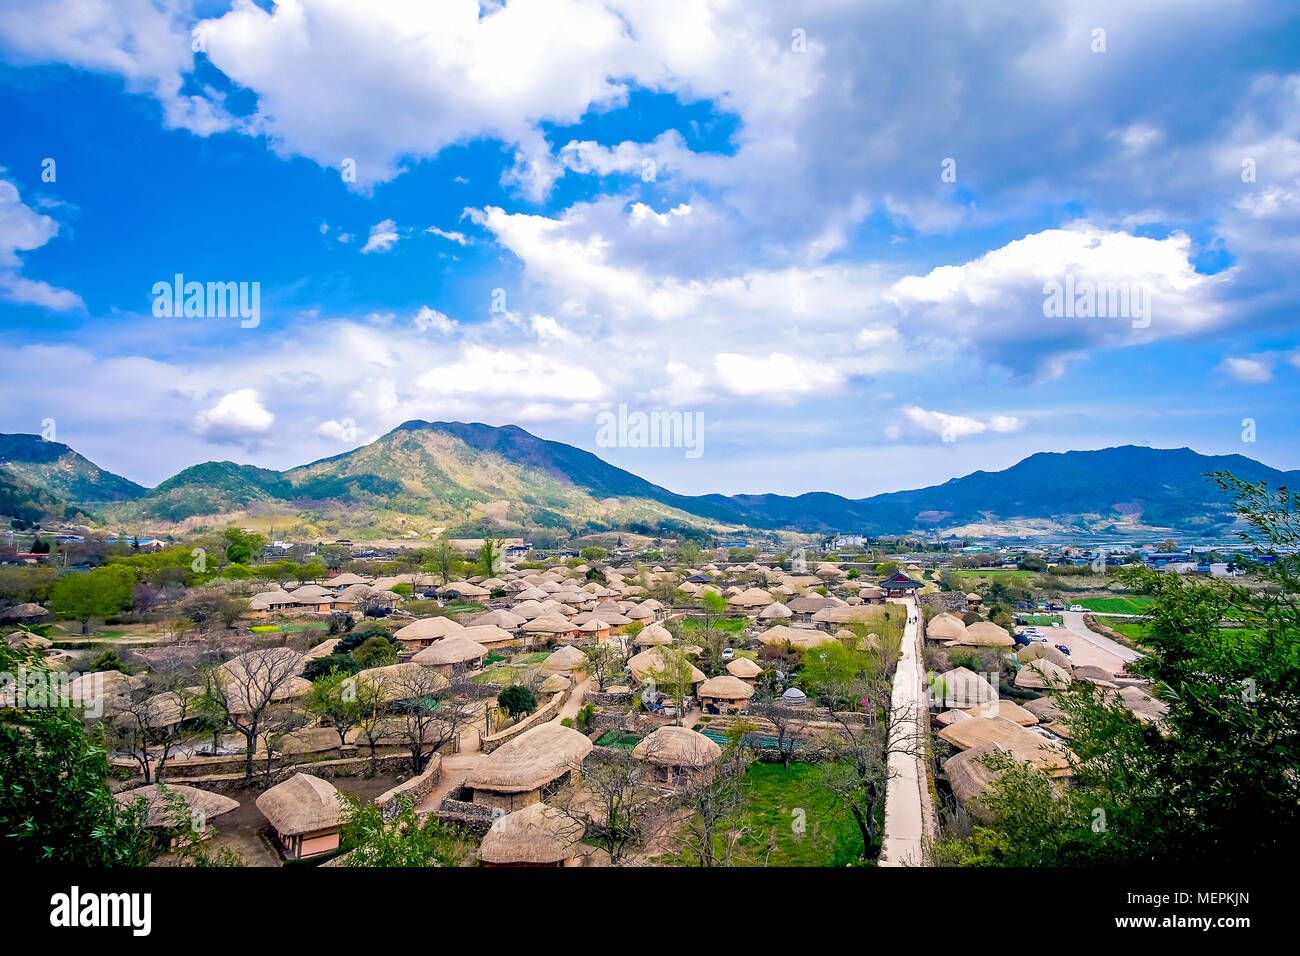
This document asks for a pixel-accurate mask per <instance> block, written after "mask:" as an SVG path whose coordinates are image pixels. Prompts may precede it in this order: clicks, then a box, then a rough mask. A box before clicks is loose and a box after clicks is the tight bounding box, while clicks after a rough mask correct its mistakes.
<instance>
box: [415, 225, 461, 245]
mask: <svg viewBox="0 0 1300 956" xmlns="http://www.w3.org/2000/svg"><path fill="white" fill-rule="evenodd" d="M424 231H425V232H429V233H433V235H435V236H441V237H442V238H444V239H449V240H451V241H452V242H454V243H456V244H457V245H461V246H465V245H469V240H468V239H467V238H466V237H465V234H464V233H463V232H449V231H447V230H445V229H439V228H438V227H437V226H430V227H429V228H428V229H426V230H424Z"/></svg>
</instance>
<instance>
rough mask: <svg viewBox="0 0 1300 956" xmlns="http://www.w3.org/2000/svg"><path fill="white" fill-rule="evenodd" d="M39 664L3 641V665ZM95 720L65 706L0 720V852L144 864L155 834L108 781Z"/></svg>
mask: <svg viewBox="0 0 1300 956" xmlns="http://www.w3.org/2000/svg"><path fill="white" fill-rule="evenodd" d="M20 663H21V664H22V665H24V666H25V667H26V668H27V669H28V671H29V673H35V672H39V671H44V670H45V666H44V664H43V662H42V661H41V659H40V657H39V655H36V654H27V653H17V652H10V651H9V650H8V649H7V648H5V647H4V646H3V645H2V644H0V669H2V670H4V671H5V672H12V671H14V670H15V669H16V668H17V666H18V665H19V664H20ZM108 775H109V764H108V755H107V753H106V752H105V748H104V743H103V738H102V736H101V734H100V732H99V730H98V727H97V725H91V726H88V725H86V724H84V723H83V722H82V720H81V718H80V716H79V715H78V714H77V713H76V712H74V711H72V710H69V709H65V708H57V707H41V708H32V709H30V710H25V711H22V712H21V713H20V715H19V720H17V721H15V722H13V723H7V724H5V725H4V726H0V781H3V782H4V783H3V786H0V855H3V856H4V857H5V858H6V860H8V861H9V862H10V863H11V864H17V865H19V866H22V865H23V864H29V865H30V864H41V863H47V864H61V865H71V866H77V867H100V866H143V865H144V864H146V863H148V862H149V860H150V859H151V858H152V857H153V855H154V854H153V850H152V849H151V844H152V840H151V839H150V836H149V833H148V831H147V830H146V829H145V828H144V820H143V817H142V814H141V813H140V812H139V810H138V808H130V807H121V806H119V805H118V803H117V801H116V800H114V799H113V794H112V792H111V791H110V790H109V787H108Z"/></svg>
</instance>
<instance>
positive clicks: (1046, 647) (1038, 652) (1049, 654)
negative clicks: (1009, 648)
mask: <svg viewBox="0 0 1300 956" xmlns="http://www.w3.org/2000/svg"><path fill="white" fill-rule="evenodd" d="M1016 660H1018V661H1020V663H1022V664H1028V663H1030V662H1031V661H1037V660H1048V661H1051V662H1052V663H1053V664H1055V665H1056V666H1057V667H1064V668H1066V669H1068V668H1069V667H1070V659H1069V658H1068V657H1066V656H1065V655H1064V654H1062V653H1061V652H1060V651H1058V650H1057V649H1056V648H1055V647H1053V646H1052V645H1051V644H1044V643H1041V642H1037V641H1035V642H1034V643H1033V644H1030V645H1029V646H1028V647H1022V648H1021V649H1020V650H1018V651H1016Z"/></svg>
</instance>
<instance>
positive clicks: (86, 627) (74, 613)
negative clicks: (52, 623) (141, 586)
mask: <svg viewBox="0 0 1300 956" xmlns="http://www.w3.org/2000/svg"><path fill="white" fill-rule="evenodd" d="M134 585H135V572H134V571H133V570H132V569H131V568H129V567H124V566H122V565H119V564H112V565H106V566H105V567H102V568H95V569H94V570H93V571H85V572H77V573H73V574H68V575H66V576H65V577H63V578H61V579H60V580H59V583H58V584H56V585H55V586H54V590H53V592H51V594H50V607H51V608H52V609H53V610H54V611H56V612H57V613H59V614H63V615H65V616H67V617H70V618H72V619H73V620H74V621H80V622H81V633H82V634H89V633H90V622H91V621H92V620H94V619H96V618H100V619H102V618H106V617H111V616H112V615H114V614H117V613H119V612H120V611H123V610H125V609H126V608H128V607H130V606H131V589H132V588H133V587H134Z"/></svg>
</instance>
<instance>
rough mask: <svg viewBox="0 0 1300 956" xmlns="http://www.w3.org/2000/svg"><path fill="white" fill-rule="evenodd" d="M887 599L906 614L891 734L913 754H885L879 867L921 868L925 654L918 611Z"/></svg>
mask: <svg viewBox="0 0 1300 956" xmlns="http://www.w3.org/2000/svg"><path fill="white" fill-rule="evenodd" d="M890 603H891V604H896V605H898V606H900V607H903V608H906V610H907V613H908V619H907V625H906V627H904V629H903V656H902V658H901V659H900V660H899V662H898V668H897V670H896V671H895V672H894V691H893V694H892V695H891V697H890V701H891V706H892V708H893V724H894V730H893V734H894V739H895V741H897V742H898V743H899V744H900V745H902V746H903V747H904V748H905V749H914V750H916V753H915V754H912V753H898V752H893V753H890V755H889V783H888V785H887V786H888V789H887V790H886V792H885V833H884V845H883V846H882V847H881V851H880V865H881V866H923V865H924V863H925V858H924V854H923V846H922V844H923V839H924V837H925V815H926V811H925V807H926V803H927V801H926V799H925V795H924V793H923V788H925V787H926V786H928V784H927V777H926V772H925V759H926V755H925V749H924V738H923V737H922V735H921V729H920V724H919V721H920V720H924V719H928V718H926V717H925V714H926V713H927V711H926V709H925V708H926V704H925V658H924V655H923V653H922V651H921V638H920V628H919V627H918V626H917V625H916V624H915V623H914V619H915V616H916V615H917V614H919V613H920V612H919V611H918V610H917V606H916V602H915V601H913V600H911V599H908V600H906V601H896V600H891V601H890ZM908 744H910V745H911V747H910V748H908V747H907V745H908Z"/></svg>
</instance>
